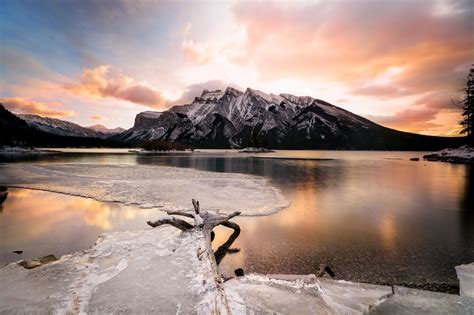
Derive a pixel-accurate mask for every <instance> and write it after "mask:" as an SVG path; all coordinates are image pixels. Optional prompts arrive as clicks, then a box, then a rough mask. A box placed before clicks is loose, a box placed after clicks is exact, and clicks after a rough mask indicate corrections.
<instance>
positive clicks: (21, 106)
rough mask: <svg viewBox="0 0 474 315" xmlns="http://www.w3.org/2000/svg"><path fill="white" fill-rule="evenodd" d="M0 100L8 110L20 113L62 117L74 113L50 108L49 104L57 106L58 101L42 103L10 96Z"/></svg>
mask: <svg viewBox="0 0 474 315" xmlns="http://www.w3.org/2000/svg"><path fill="white" fill-rule="evenodd" d="M0 102H1V103H2V104H3V105H4V106H5V107H6V108H7V109H8V110H10V111H13V112H16V113H20V114H34V115H40V116H46V117H52V118H62V117H67V116H72V115H75V112H73V111H60V110H54V109H50V108H49V107H50V106H53V107H54V106H58V105H61V104H60V103H57V102H53V103H42V102H36V101H32V100H30V99H25V98H20V97H12V98H2V99H0Z"/></svg>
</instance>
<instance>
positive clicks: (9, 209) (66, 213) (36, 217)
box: [0, 189, 156, 262]
mask: <svg viewBox="0 0 474 315" xmlns="http://www.w3.org/2000/svg"><path fill="white" fill-rule="evenodd" d="M8 192H9V194H8V198H7V199H6V200H5V201H4V203H3V212H2V213H1V214H0V235H1V237H0V262H11V261H15V260H17V259H19V258H35V257H40V256H44V255H48V254H54V255H56V256H58V257H59V256H60V255H62V254H65V253H68V252H72V251H76V250H82V249H85V248H87V247H90V246H92V245H93V244H94V242H95V241H96V239H97V236H98V235H99V234H100V233H103V232H107V231H111V230H114V231H116V230H133V229H144V228H146V223H145V222H146V221H147V219H149V218H151V217H153V216H154V217H156V210H150V209H148V210H145V209H138V208H136V207H131V206H123V205H120V204H117V203H102V202H98V201H95V200H92V199H87V198H80V197H72V196H66V195H61V194H54V193H48V192H42V191H35V190H28V189H9V190H8ZM13 250H23V251H24V254H23V255H22V256H21V257H20V256H17V255H14V254H13V253H12V251H13Z"/></svg>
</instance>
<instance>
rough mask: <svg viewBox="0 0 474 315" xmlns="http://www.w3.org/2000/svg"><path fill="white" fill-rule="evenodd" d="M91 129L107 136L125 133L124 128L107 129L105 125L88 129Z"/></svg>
mask: <svg viewBox="0 0 474 315" xmlns="http://www.w3.org/2000/svg"><path fill="white" fill-rule="evenodd" d="M88 128H89V129H92V130H95V131H98V132H102V133H105V134H112V133H121V132H123V131H125V129H124V128H121V127H117V128H107V127H105V126H104V125H100V124H97V125H94V126H90V127H88Z"/></svg>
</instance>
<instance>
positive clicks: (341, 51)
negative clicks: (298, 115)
mask: <svg viewBox="0 0 474 315" xmlns="http://www.w3.org/2000/svg"><path fill="white" fill-rule="evenodd" d="M438 2H440V1H438ZM438 2H434V1H371V0H366V1H364V0H361V1H356V2H348V1H319V2H315V3H307V2H304V3H303V2H298V3H296V4H289V3H281V2H270V3H268V2H239V3H238V4H237V5H236V6H235V7H234V15H235V18H236V19H237V21H238V23H239V24H240V25H241V26H242V27H244V28H245V30H246V34H247V37H246V60H247V62H248V63H251V64H254V65H255V66H256V68H257V69H258V73H259V75H260V77H261V78H264V79H269V80H270V79H278V78H282V77H299V78H306V79H307V80H312V79H325V80H326V81H333V82H338V83H340V84H345V85H347V86H348V87H349V88H351V89H353V91H352V92H353V94H355V95H365V96H374V97H380V98H384V97H398V96H406V95H411V94H414V93H425V92H428V91H432V90H439V89H453V88H454V87H456V86H458V84H459V78H461V77H463V76H464V75H465V72H466V70H467V69H468V68H469V65H470V63H471V62H472V56H473V54H474V39H473V37H472V22H471V21H472V19H473V18H474V17H473V11H472V10H471V9H470V5H471V4H470V2H469V1H457V2H456V3H452V4H450V5H449V6H444V9H443V10H442V12H443V14H439V11H440V9H439V5H437V3H438ZM194 45H195V46H196V47H200V46H203V44H201V43H194ZM394 67H399V68H403V71H401V72H399V73H396V74H394V75H393V76H392V77H391V78H390V80H388V82H385V83H384V84H380V83H377V82H376V81H377V78H378V77H379V76H381V75H383V74H384V73H386V72H387V71H388V70H389V69H391V68H394Z"/></svg>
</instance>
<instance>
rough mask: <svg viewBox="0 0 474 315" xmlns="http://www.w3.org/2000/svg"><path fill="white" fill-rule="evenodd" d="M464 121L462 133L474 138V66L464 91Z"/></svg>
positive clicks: (462, 102) (462, 105) (462, 104)
mask: <svg viewBox="0 0 474 315" xmlns="http://www.w3.org/2000/svg"><path fill="white" fill-rule="evenodd" d="M460 105H461V107H462V114H461V115H462V120H461V121H460V122H459V123H460V124H461V126H462V129H461V133H462V134H466V135H467V136H468V137H469V138H473V137H474V133H473V132H474V65H472V66H471V69H470V70H469V74H468V75H467V80H466V87H465V89H464V98H463V99H462V100H461V102H460Z"/></svg>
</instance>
